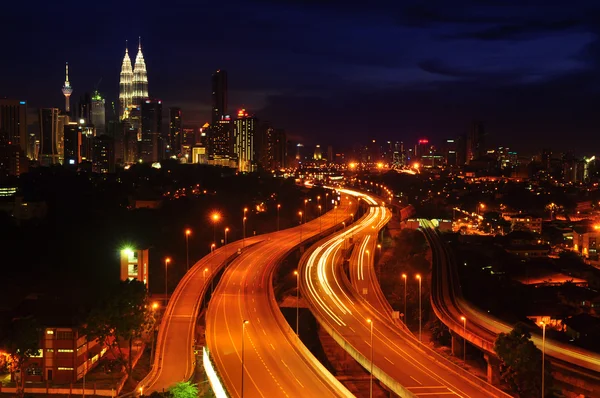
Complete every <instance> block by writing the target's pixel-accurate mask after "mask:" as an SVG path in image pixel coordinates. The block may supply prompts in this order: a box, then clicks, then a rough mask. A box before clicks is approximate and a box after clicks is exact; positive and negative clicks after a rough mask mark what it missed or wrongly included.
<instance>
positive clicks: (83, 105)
mask: <svg viewBox="0 0 600 398" xmlns="http://www.w3.org/2000/svg"><path fill="white" fill-rule="evenodd" d="M91 111H92V97H91V96H90V93H85V94H83V97H81V98H80V99H79V104H77V120H81V119H83V120H85V121H86V123H89V122H90V115H91Z"/></svg>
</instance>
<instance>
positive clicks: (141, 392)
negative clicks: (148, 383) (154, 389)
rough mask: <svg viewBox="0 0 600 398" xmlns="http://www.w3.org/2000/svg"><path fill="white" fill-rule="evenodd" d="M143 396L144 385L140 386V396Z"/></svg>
mask: <svg viewBox="0 0 600 398" xmlns="http://www.w3.org/2000/svg"><path fill="white" fill-rule="evenodd" d="M143 396H144V387H140V397H143Z"/></svg>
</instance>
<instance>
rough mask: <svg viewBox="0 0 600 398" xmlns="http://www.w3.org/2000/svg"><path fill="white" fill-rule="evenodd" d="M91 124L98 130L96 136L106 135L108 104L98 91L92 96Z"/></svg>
mask: <svg viewBox="0 0 600 398" xmlns="http://www.w3.org/2000/svg"><path fill="white" fill-rule="evenodd" d="M90 122H91V123H92V124H93V125H94V127H95V128H96V135H103V134H106V104H105V101H104V98H102V96H101V95H100V93H99V92H98V90H96V91H94V95H93V96H92V108H91V110H90Z"/></svg>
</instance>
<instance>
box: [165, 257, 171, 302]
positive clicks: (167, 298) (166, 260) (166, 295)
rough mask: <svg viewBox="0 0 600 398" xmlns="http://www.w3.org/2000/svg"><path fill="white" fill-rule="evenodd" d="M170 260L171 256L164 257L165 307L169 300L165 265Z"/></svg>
mask: <svg viewBox="0 0 600 398" xmlns="http://www.w3.org/2000/svg"><path fill="white" fill-rule="evenodd" d="M170 262H171V258H170V257H166V258H165V307H166V306H167V303H168V302H169V294H168V290H167V285H168V280H169V279H168V276H169V275H168V272H167V266H168V265H169V263H170Z"/></svg>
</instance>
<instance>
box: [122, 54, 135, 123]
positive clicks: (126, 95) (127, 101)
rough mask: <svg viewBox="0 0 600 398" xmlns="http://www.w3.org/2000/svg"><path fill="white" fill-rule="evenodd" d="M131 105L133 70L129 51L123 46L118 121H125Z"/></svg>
mask: <svg viewBox="0 0 600 398" xmlns="http://www.w3.org/2000/svg"><path fill="white" fill-rule="evenodd" d="M132 103H133V69H132V67H131V58H129V50H128V49H127V44H126V45H125V56H124V57H123V63H122V64H121V75H120V79H119V120H122V119H126V118H127V117H128V115H129V107H130V106H131V104H132Z"/></svg>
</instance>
